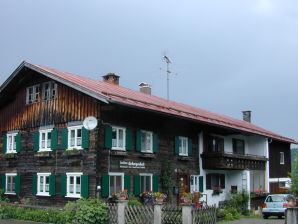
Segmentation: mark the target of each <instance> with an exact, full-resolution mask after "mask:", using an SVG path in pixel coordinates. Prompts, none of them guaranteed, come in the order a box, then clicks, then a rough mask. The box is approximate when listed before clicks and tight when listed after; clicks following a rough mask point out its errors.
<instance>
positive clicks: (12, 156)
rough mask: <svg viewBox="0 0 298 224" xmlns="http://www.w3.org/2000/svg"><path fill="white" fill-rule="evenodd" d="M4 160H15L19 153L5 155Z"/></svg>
mask: <svg viewBox="0 0 298 224" xmlns="http://www.w3.org/2000/svg"><path fill="white" fill-rule="evenodd" d="M4 158H6V159H15V158H17V153H16V152H13V153H12V152H10V153H5V154H4Z"/></svg>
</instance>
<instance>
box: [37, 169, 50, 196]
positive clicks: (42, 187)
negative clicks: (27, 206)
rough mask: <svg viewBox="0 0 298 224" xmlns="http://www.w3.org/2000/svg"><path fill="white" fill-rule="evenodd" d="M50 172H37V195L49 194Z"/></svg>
mask: <svg viewBox="0 0 298 224" xmlns="http://www.w3.org/2000/svg"><path fill="white" fill-rule="evenodd" d="M50 175H51V174H50V173H37V195H42V196H50Z"/></svg>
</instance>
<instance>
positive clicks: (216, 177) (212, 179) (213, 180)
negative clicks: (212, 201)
mask: <svg viewBox="0 0 298 224" xmlns="http://www.w3.org/2000/svg"><path fill="white" fill-rule="evenodd" d="M214 188H221V189H224V188H225V175H224V174H219V173H209V174H207V175H206V189H209V190H212V189H214Z"/></svg>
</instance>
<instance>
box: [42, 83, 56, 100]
mask: <svg viewBox="0 0 298 224" xmlns="http://www.w3.org/2000/svg"><path fill="white" fill-rule="evenodd" d="M46 84H48V85H49V89H48V96H47V98H46V96H45V94H46V89H45V86H46ZM56 98H57V83H55V82H53V81H50V82H44V83H43V84H42V100H44V101H47V100H53V99H56Z"/></svg>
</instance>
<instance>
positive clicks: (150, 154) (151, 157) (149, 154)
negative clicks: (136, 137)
mask: <svg viewBox="0 0 298 224" xmlns="http://www.w3.org/2000/svg"><path fill="white" fill-rule="evenodd" d="M139 157H142V158H148V159H154V158H156V154H153V153H143V152H142V153H141V154H140V155H139Z"/></svg>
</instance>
